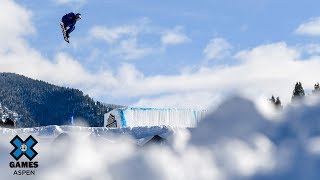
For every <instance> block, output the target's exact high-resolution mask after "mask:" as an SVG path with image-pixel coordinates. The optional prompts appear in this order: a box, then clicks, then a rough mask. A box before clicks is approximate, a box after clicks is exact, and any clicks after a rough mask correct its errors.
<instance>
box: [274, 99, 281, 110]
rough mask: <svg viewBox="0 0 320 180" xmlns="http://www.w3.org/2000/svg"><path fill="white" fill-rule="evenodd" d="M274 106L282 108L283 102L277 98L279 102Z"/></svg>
mask: <svg viewBox="0 0 320 180" xmlns="http://www.w3.org/2000/svg"><path fill="white" fill-rule="evenodd" d="M274 104H275V105H276V107H277V108H282V105H281V101H280V98H279V97H277V100H276V102H275V103H274Z"/></svg>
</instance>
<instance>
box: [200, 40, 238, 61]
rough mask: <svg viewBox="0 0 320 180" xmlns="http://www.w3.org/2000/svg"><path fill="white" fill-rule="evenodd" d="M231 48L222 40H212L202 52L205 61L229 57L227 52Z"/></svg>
mask: <svg viewBox="0 0 320 180" xmlns="http://www.w3.org/2000/svg"><path fill="white" fill-rule="evenodd" d="M231 48H232V46H231V44H230V43H229V42H228V41H227V40H225V39H223V38H213V39H211V40H210V42H209V44H208V45H207V46H206V48H205V49H204V50H203V54H204V56H205V59H207V60H213V59H219V58H222V57H225V56H226V55H229V50H230V49H231Z"/></svg>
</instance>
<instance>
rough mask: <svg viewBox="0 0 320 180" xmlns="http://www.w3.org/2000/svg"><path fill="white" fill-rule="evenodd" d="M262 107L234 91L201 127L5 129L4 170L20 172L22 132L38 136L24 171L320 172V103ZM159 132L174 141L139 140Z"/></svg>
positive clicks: (81, 174)
mask: <svg viewBox="0 0 320 180" xmlns="http://www.w3.org/2000/svg"><path fill="white" fill-rule="evenodd" d="M256 107H257V106H256V105H255V104H254V103H252V102H251V101H248V100H246V99H243V98H237V97H235V98H232V99H229V100H227V101H225V102H224V103H222V104H221V105H220V106H219V107H218V108H217V109H216V110H215V111H214V112H212V113H209V114H208V115H207V117H206V118H205V119H204V120H202V121H201V123H200V124H199V126H198V127H197V128H195V129H168V128H165V127H153V128H132V129H129V128H122V129H106V128H83V127H82V128H81V127H71V126H61V127H58V126H49V127H40V128H33V129H17V130H7V129H0V132H1V133H2V135H1V137H0V141H1V142H2V143H1V144H0V152H5V153H3V154H4V155H2V156H0V172H1V174H0V178H1V179H3V178H7V179H18V177H16V176H12V169H10V168H9V167H8V163H9V162H10V161H13V158H12V157H10V155H9V152H10V151H11V150H12V148H13V147H12V145H11V144H10V143H9V141H10V140H11V139H12V137H13V136H14V135H15V134H16V133H17V134H20V135H21V136H22V138H26V137H27V136H28V135H29V134H32V135H34V136H35V137H36V138H37V140H38V141H39V143H38V144H37V145H36V147H35V149H36V150H37V151H38V153H39V155H38V156H37V157H36V158H35V159H36V160H37V161H39V164H40V167H39V169H37V175H36V176H35V177H25V178H24V179H28V178H30V179H41V180H46V179H48V180H51V179H59V180H64V179H66V180H70V179H210V180H212V179H219V180H220V179H259V180H260V179H319V178H320V174H319V173H318V171H319V168H320V118H319V113H320V104H319V103H315V104H312V105H310V104H309V105H308V104H307V105H303V104H302V105H296V106H290V107H288V108H287V109H286V110H285V112H284V114H283V115H282V118H280V119H269V118H267V117H269V116H265V115H264V114H261V113H260V112H259V111H258V110H257V108H256ZM60 133H67V134H68V135H67V136H69V138H63V137H65V136H61V135H60V136H59V138H58V140H57V136H58V135H59V134H60ZM155 134H161V135H162V136H163V137H165V138H167V143H165V144H164V145H156V146H137V143H138V144H139V142H140V141H147V140H148V139H151V138H150V137H151V136H153V135H155ZM56 142H59V143H56Z"/></svg>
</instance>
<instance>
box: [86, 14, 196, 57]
mask: <svg viewBox="0 0 320 180" xmlns="http://www.w3.org/2000/svg"><path fill="white" fill-rule="evenodd" d="M89 35H90V37H91V38H92V39H96V40H103V41H105V42H106V43H107V44H108V50H107V52H108V53H109V54H111V55H118V56H119V57H121V58H123V59H125V60H130V59H140V58H143V57H145V56H147V55H150V54H155V53H159V52H164V50H165V48H166V47H167V46H169V45H178V44H183V43H187V42H190V41H191V39H190V38H189V37H188V36H187V35H185V33H184V32H183V27H181V26H176V27H175V28H173V29H164V28H158V27H153V26H152V25H150V20H149V19H148V18H142V19H140V20H138V21H137V22H134V23H132V24H127V25H120V26H114V27H107V26H94V27H93V28H91V30H90V31H89ZM150 35H151V36H153V37H157V38H158V37H159V38H160V42H150V43H149V42H148V40H146V39H143V38H145V37H147V36H150ZM141 42H143V43H141Z"/></svg>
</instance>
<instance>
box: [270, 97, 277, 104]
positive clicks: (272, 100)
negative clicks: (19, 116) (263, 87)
mask: <svg viewBox="0 0 320 180" xmlns="http://www.w3.org/2000/svg"><path fill="white" fill-rule="evenodd" d="M269 101H270V102H271V103H273V104H274V103H275V102H276V100H275V99H274V96H273V95H272V96H271V98H270V99H269Z"/></svg>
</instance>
